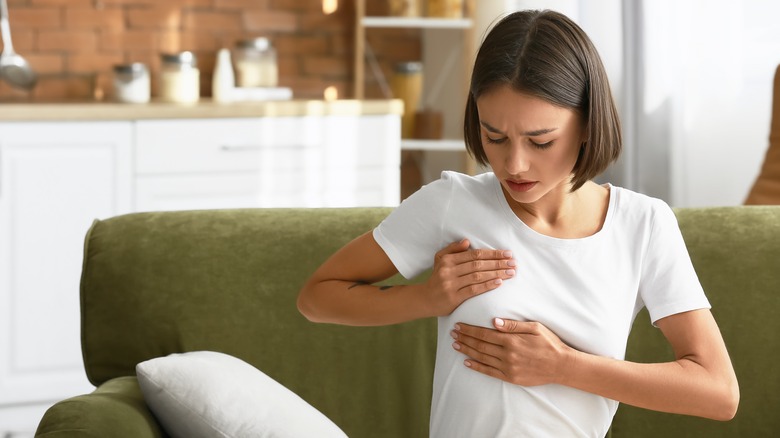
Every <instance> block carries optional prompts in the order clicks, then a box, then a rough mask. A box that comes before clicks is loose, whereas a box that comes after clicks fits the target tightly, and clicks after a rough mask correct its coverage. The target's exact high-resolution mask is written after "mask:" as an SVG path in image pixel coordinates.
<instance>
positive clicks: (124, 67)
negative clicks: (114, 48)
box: [114, 62, 149, 76]
mask: <svg viewBox="0 0 780 438" xmlns="http://www.w3.org/2000/svg"><path fill="white" fill-rule="evenodd" d="M114 72H115V73H120V74H130V75H133V76H139V75H142V74H145V73H148V72H149V69H148V68H147V67H146V64H144V63H143V62H132V63H130V64H116V65H114Z"/></svg>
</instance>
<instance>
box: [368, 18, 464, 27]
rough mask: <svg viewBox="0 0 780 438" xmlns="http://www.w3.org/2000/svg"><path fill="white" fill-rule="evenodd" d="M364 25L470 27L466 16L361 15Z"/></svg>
mask: <svg viewBox="0 0 780 438" xmlns="http://www.w3.org/2000/svg"><path fill="white" fill-rule="evenodd" d="M361 22H362V24H363V26H364V27H386V28H390V27H396V28H398V27H404V28H414V29H470V28H471V26H472V25H473V22H472V20H470V19H468V18H430V17H421V18H408V17H363V18H362V20H361Z"/></svg>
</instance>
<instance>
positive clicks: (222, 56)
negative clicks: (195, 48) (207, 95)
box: [211, 48, 236, 102]
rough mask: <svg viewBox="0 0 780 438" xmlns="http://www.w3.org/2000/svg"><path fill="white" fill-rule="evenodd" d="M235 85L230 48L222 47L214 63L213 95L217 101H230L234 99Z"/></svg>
mask: <svg viewBox="0 0 780 438" xmlns="http://www.w3.org/2000/svg"><path fill="white" fill-rule="evenodd" d="M235 86H236V80H235V76H234V75H233V63H232V62H231V61H230V50H228V49H224V48H223V49H220V50H219V52H217V62H216V63H215V64H214V75H213V76H212V78H211V96H212V98H213V99H214V101H215V102H230V101H232V100H233V89H234V88H235Z"/></svg>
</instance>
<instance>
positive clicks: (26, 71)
mask: <svg viewBox="0 0 780 438" xmlns="http://www.w3.org/2000/svg"><path fill="white" fill-rule="evenodd" d="M0 32H2V36H3V53H2V54H0V78H3V79H4V80H5V81H6V82H8V83H9V84H11V85H12V86H14V87H18V88H23V89H26V90H29V89H31V88H33V87H34V86H35V82H36V80H37V77H36V76H35V72H34V71H33V70H32V68H31V67H30V64H29V63H28V62H27V60H26V59H24V58H23V57H22V56H21V55H18V54H17V53H16V52H14V46H13V43H12V42H11V25H10V23H9V21H8V3H7V2H6V0H0Z"/></svg>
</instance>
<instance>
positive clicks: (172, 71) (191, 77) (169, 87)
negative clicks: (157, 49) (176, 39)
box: [160, 52, 200, 103]
mask: <svg viewBox="0 0 780 438" xmlns="http://www.w3.org/2000/svg"><path fill="white" fill-rule="evenodd" d="M160 98H161V99H162V100H163V101H165V102H175V103H195V102H197V101H198V99H199V98H200V70H198V63H197V59H196V58H195V54H194V53H192V52H180V53H174V54H163V55H162V70H161V72H160Z"/></svg>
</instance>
